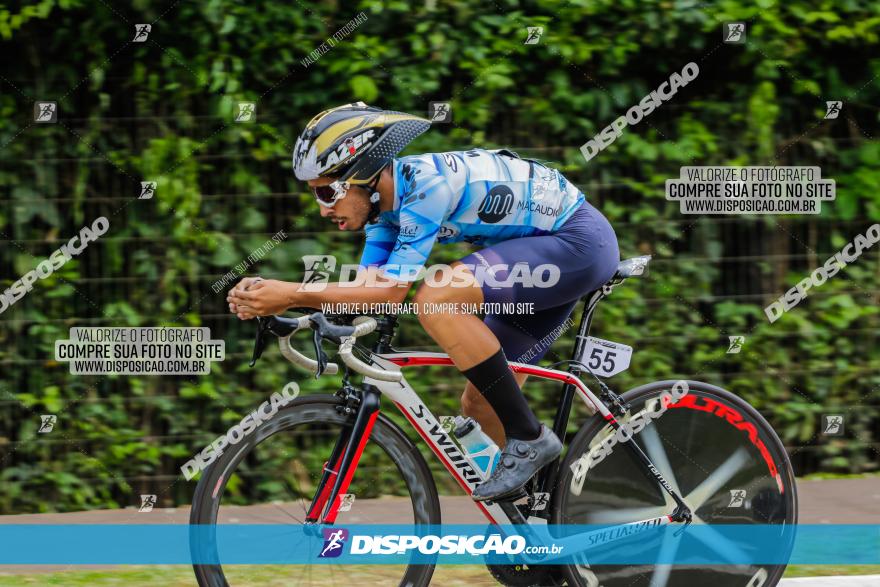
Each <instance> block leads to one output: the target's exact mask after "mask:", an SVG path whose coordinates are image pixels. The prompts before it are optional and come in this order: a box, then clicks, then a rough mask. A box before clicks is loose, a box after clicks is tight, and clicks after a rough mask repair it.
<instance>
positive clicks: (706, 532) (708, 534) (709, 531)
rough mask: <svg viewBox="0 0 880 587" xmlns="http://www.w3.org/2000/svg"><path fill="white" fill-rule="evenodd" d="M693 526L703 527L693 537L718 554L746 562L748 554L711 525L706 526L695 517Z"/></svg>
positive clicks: (701, 520)
mask: <svg viewBox="0 0 880 587" xmlns="http://www.w3.org/2000/svg"><path fill="white" fill-rule="evenodd" d="M693 524H694V525H696V524H700V525H701V527H700V531H699V532H695V533H693V534H692V535H693V537H694V538H696V539H697V540H698V541H700V542H702V543H703V544H705V545H706V546H708V547H709V548H711V549H712V550H714V551H715V552H716V553H717V554H720V555H722V556H730V560H746V556H747V554H746V553H745V551H743V549H742V548H740V547H739V545H737V544H736V543H735V542H733V541H731V540H730V539H728V538H725V537H724V536H723V535H722V534H721V533H720V532H718V531H717V530H715V529H713V528H712V526H711V525H710V524H706V522H705V521H704V520H703V519H702V518H701V517H700V516H697V515H694V517H693ZM731 555H732V556H731Z"/></svg>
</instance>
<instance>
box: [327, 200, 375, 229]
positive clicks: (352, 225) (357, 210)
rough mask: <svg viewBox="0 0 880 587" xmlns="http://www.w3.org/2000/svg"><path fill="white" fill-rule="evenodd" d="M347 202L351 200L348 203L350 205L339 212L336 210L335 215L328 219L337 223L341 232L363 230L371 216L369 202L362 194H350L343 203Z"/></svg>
mask: <svg viewBox="0 0 880 587" xmlns="http://www.w3.org/2000/svg"><path fill="white" fill-rule="evenodd" d="M349 199H350V200H349ZM345 200H349V201H348V202H346V203H347V204H348V205H347V206H345V207H343V208H342V209H340V210H338V211H337V210H334V213H333V215H331V216H328V217H327V219H328V220H330V221H331V222H334V223H336V225H337V226H338V227H339V229H340V230H346V231H348V230H361V229H362V228H363V227H364V225H365V224H366V223H367V218H368V217H369V215H370V202H369V200H368V199H367V198H365V197H363V196H362V195H361V194H349V195H347V196H346V197H345V199H344V200H343V201H345ZM340 203H342V202H340Z"/></svg>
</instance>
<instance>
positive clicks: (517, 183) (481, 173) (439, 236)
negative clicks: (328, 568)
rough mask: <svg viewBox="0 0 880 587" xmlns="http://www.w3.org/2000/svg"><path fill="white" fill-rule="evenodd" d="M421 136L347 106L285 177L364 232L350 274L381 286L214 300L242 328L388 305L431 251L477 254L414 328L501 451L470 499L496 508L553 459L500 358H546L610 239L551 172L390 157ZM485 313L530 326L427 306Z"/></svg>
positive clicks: (285, 286)
mask: <svg viewBox="0 0 880 587" xmlns="http://www.w3.org/2000/svg"><path fill="white" fill-rule="evenodd" d="M429 126H430V122H429V121H427V120H425V119H422V118H419V117H417V116H413V115H410V114H405V113H402V112H393V111H383V110H380V109H377V108H372V107H369V106H366V105H365V104H364V103H363V102H357V103H354V104H346V105H344V106H339V107H337V108H332V109H330V110H326V111H324V112H322V113H320V114H318V115H317V116H316V117H314V118H313V119H312V120H311V121H310V122H309V123H308V124H307V125H306V128H305V130H304V131H303V133H302V134H301V135H300V137H299V138H298V139H297V142H296V145H295V147H294V152H293V168H294V172H295V174H296V177H297V178H298V179H300V180H304V181H308V184H309V186H310V187H311V189H312V191H313V193H314V195H315V197H316V199H317V201H318V204H319V205H320V211H321V216H323V217H325V218H327V219H329V220H330V221H332V222H335V223H336V224H337V225H338V227H339V229H340V230H346V231H358V230H361V229H364V228H365V229H366V242H365V246H364V250H363V254H362V256H361V261H360V265H361V266H362V271H364V272H366V275H367V276H368V277H369V278H370V279H375V280H379V281H380V282H381V283H382V285H384V287H375V286H374V287H370V286H369V285H363V286H358V287H342V286H340V284H328V285H327V286H326V287H325V288H323V290H322V291H309V289H310V288H304V287H303V286H302V284H299V283H289V282H283V281H276V280H263V279H260V278H245V279H243V280H242V281H241V282H239V283H238V284H237V285H236V286H235V287H234V288H233V289H232V290H231V291H230V293H229V296H228V298H227V299H228V301H229V307H230V311H231V312H233V313H235V314H236V315H237V316H238V317H239V318H241V319H249V318H252V317H254V316H265V315H271V314H277V313H280V312H283V311H284V310H286V309H287V308H291V307H296V306H303V307H320V304H323V303H359V304H370V303H383V302H391V303H398V302H402V301H403V300H404V299H405V297H406V294H407V292H408V291H409V289H410V288H411V287H412V285H413V284H414V282H415V277H416V275H417V271H418V269H420V268H423V267H424V265H425V262H426V260H427V258H428V254H429V253H430V251H431V249H432V248H433V246H434V244H435V243H436V242H440V243H449V242H460V241H467V242H470V243H472V244H475V245H479V246H483V247H484V248H482V250H480V251H478V252H474V253H471V254H469V255H467V256H465V257H464V258H462V259H461V260H460V261H458V262H457V263H455V264H454V265H453V272H454V275H455V276H457V277H456V279H453V280H452V281H451V283H449V284H448V285H437V284H436V283H435V284H433V285H429V284H428V283H423V284H422V285H421V286H420V287H419V288H418V291H417V292H416V295H415V299H414V301H415V302H416V303H417V304H421V306H420V308H423V309H422V310H421V311H419V314H418V317H419V321H420V322H421V324H422V325H423V327H424V328H425V330H426V331H427V332H428V334H429V335H431V337H432V338H433V339H434V340H435V341H436V342H437V344H439V345H440V346H441V347H442V348H443V349H444V350H445V351H446V352H447V353H448V354H449V356H450V358H451V359H452V361H453V363H454V364H455V366H456V367H457V368H458V369H459V370H460V371H461V372H462V373H463V374H464V376H465V377H466V378H467V380H468V381H469V383H468V384H467V386H466V388H465V391H464V393H463V395H462V412H463V413H464V414H465V415H467V416H471V417H473V418H474V419H475V420H477V421H478V422H479V423H480V425H481V427H482V428H483V430H485V431H486V433H487V434H488V435H489V436H491V437H492V438H493V440H495V441H496V442H497V444H498V445H499V446H500V447H503V450H502V454H501V459H500V461H499V464H498V466H497V467H496V468H495V471H494V472H493V474H492V475H491V477H490V478H489V479H488V480H487V481H486V482H484V483H482V484H480V485H479V486H478V487H477V488H476V489H475V491H474V493H473V498H474V499H475V500H478V501H485V500H497V499H500V498H504V497H507V496H512V495H515V494H516V493H517V492H518V491H519V490H520V489H521V488H522V487H523V486H524V485H525V484H526V483H527V482H528V481H529V479H530V478H531V477H532V476H533V475H534V474H535V473H536V472H537V471H538V470H539V469H540V468H541V467H543V466H544V465H545V464H547V463H549V462H551V461H552V460H553V459H555V458H556V457H557V456H558V455H559V454H560V453H561V451H562V443H561V442H560V440H559V438H557V437H556V435H555V434H554V433H553V432H552V431H551V430H550V429H549V428H547V427H546V426H543V425H542V424H541V423H540V422H539V420H538V419H537V417H536V416H535V414H534V412H532V410H531V409H530V408H529V406H528V403H527V402H526V399H525V397H524V396H523V393H522V391H521V389H520V386H521V385H522V384H523V382H524V381H525V376H523V375H521V374H517V375H516V376H514V374H513V373H512V372H511V371H510V369H509V366H508V358H510V359H511V360H514V361H517V360H518V359H521V358H522V362H530V363H535V362H537V361H538V360H539V359H540V358H541V357H542V356H543V354H544V353H545V352H546V350H547V346H549V345H546V344H541V343H540V342H539V341H541V340H542V339H544V338H545V337H546V336H547V335H548V333H551V332H552V331H554V329H556V328H557V327H558V326H560V325H561V324H562V323H563V322H565V321H566V320H567V318H568V316H569V314H571V312H572V310H573V309H574V306H575V304H576V303H577V301H578V299H579V298H581V297H582V296H583V295H584V294H586V293H587V292H589V291H591V290H594V289H596V288H597V287H599V286H600V285H601V284H603V283H605V282H606V281H607V280H609V279H610V278H611V277H612V276H613V274H614V272H615V270H616V267H617V264H618V262H619V260H620V258H619V252H618V247H617V238H616V236H615V234H614V230H613V229H612V228H611V225H610V224H609V223H608V221H607V220H606V219H605V217H604V216H603V215H602V214H601V213H600V212H599V211H598V210H596V208H594V207H593V206H591V205H590V204H589V203H588V202H586V200H585V197H584V194H583V193H581V191H580V190H578V189H577V188H576V187H575V186H574V185H572V184H571V183H569V182H568V181H567V180H566V179H565V178H564V177H563V176H562V174H561V173H559V172H558V171H557V170H555V169H552V168H549V167H546V166H545V165H543V164H541V163H538V162H537V161H533V160H526V159H521V158H519V157H518V156H517V155H516V154H515V153H512V152H510V151H506V150H500V151H486V150H482V149H472V150H470V151H464V152H450V153H428V154H424V155H416V156H409V157H396V156H397V154H398V153H399V152H400V151H401V150H403V148H404V147H405V146H406V145H407V144H408V143H409V142H410V141H412V140H413V139H414V138H415V137H417V136H418V135H420V134H421V133H423V132H425V131H426V130H427V129H428V128H429ZM518 263H519V264H522V263H525V264H527V266H526V267H527V269H528V270H530V271H535V270H536V268H538V267H539V266H541V265H544V266H545V268H546V267H548V266H549V269H548V272H547V273H542V276H543V277H548V276H549V278H548V279H547V280H545V281H543V285H547V284H548V283H549V281H551V280H552V277H553V276H555V277H556V278H557V281H556V282H555V284H554V285H552V287H527V286H528V285H538V282H537V281H535V282H534V283H532V284H529V283H528V280H523V279H520V280H515V279H511V277H512V276H514V275H515V274H516V269H515V266H516V265H517V264H518ZM522 267H523V266H522V265H520V269H522ZM554 269H557V270H556V271H555V272H554ZM535 272H536V273H537V271H535ZM520 275H522V274H520ZM359 277H361V275H359ZM459 277H461V279H458V278H459ZM511 282H513V283H511ZM366 283H367V284H369V283H370V280H369V279H367V281H366ZM499 283H502V284H503V285H502V286H500V287H499V285H498V284H499ZM463 284H464V285H467V287H462V285H463ZM389 285H390V287H389ZM311 289H314V288H311ZM484 302H488V303H494V302H520V303H531V304H533V306H531V307H532V308H533V310H534V313H532V314H526V315H512V314H490V315H487V316H486V317H485V320H484V321H481V320H480V319H479V318H478V317H477V316H475V315H473V314H469V313H459V312H454V311H449V312H431V310H432V309H433V308H436V307H438V305H439V304H468V306H471V305H478V304H481V303H484ZM439 307H442V306H439ZM447 307H448V306H447ZM521 307H522V306H521Z"/></svg>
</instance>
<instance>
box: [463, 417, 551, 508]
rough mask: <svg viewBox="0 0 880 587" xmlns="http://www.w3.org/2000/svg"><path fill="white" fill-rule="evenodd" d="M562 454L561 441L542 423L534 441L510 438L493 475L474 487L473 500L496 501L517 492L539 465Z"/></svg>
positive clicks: (538, 468) (541, 465)
mask: <svg viewBox="0 0 880 587" xmlns="http://www.w3.org/2000/svg"><path fill="white" fill-rule="evenodd" d="M560 453H562V442H560V441H559V438H558V437H557V436H556V435H555V434H554V433H553V431H552V430H550V429H549V428H547V427H546V426H544V425H541V435H540V436H539V437H538V438H536V439H535V440H517V439H515V438H510V439H508V440H507V446H505V447H504V450H503V451H501V458H500V459H499V460H498V465H496V467H495V470H494V471H493V472H492V476H491V477H489V479H487V480H486V481H484V482H483V483H480V484H479V485H478V486H477V488H476V489H474V493H473V495H471V497H473V498H474V501H487V500H492V501H498V500H499V499H504V498H506V497H510V496H515V495H517V494H519V493H520V490H521V489H522V488H523V486H524V485H525V484H526V483H528V482H529V479H531V478H532V476H533V475H534V474H535V473H537V472H538V471H539V470H540V469H541V467H543V466H544V465H546V464H547V463H549V462H551V461H553V459H555V458H556V457H558V456H559V455H560Z"/></svg>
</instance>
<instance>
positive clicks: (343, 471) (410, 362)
mask: <svg viewBox="0 0 880 587" xmlns="http://www.w3.org/2000/svg"><path fill="white" fill-rule="evenodd" d="M621 281H622V280H621ZM618 283H619V282H618ZM614 285H617V284H616V283H611V284H609V285H605V286H603V287H602V288H601V289H599V290H596V291H595V292H593V293H592V294H590V295H589V296H588V298H587V302H586V307H585V309H584V312H583V315H582V317H581V323H580V327H579V332H578V335H577V337H576V342H575V345H574V349H573V350H572V360H573V361H576V360H577V359H578V358H579V357H580V356H581V354H582V352H583V348H584V346H585V345H586V340H587V335H588V333H589V328H590V325H591V323H592V318H593V312H594V311H595V309H596V306H597V305H598V303H599V301H601V300H602V299H603V298H604V297H605V296H606V295H608V294H609V293H610V292H611V289H612V288H613V287H614ZM395 325H396V319H393V318H392V319H389V320H387V321H385V323H383V324H382V327H381V329H380V330H379V332H381V334H382V336H381V337H380V339H379V341H378V342H377V343H376V345H375V347H374V349H373V356H372V360H373V363H374V365H375V366H377V367H380V368H383V369H386V370H389V371H397V370H401V369H402V368H404V367H417V366H429V365H441V366H454V365H453V363H452V360H451V359H450V358H449V356H448V355H446V354H443V353H433V352H402V351H395V350H394V349H392V348H391V346H390V342H391V339H392V337H393V335H394V328H395ZM510 368H511V370H512V371H514V372H515V373H524V374H527V375H531V376H535V377H539V378H542V379H549V380H553V381H559V382H561V383H562V390H561V395H562V397H561V398H560V402H559V406H558V408H557V412H556V416H555V418H554V422H553V431H554V432H555V433H556V435H557V436H558V437H559V438H560V439H561V440H562V441H563V442H564V441H565V431H566V428H567V426H568V420H569V415H570V412H571V405H572V402H573V399H574V397H575V396H577V397H579V398H580V399H581V400H582V401H583V402H584V403H585V404H586V407H587V409H588V410H589V412H590V414H591V416H592V415H595V414H599V415H600V416H601V417H602V418H603V419H604V420H605V421H607V422H609V423H610V424H611V426H612V427H614V428H615V429H616V428H619V426H620V424H619V423H618V422H617V420H616V418H615V414H614V413H612V411H611V409H609V407H608V406H607V405H606V404H605V402H603V401H602V400H601V399H600V398H599V397H597V396H596V395H595V394H594V393H593V392H592V391H591V390H590V389H589V388H588V387H587V386H586V384H584V382H583V381H581V379H580V378H579V377H578V375H579V374H580V372H581V369H580V367H579V366H578V364H577V363H573V364H572V366H571V367H570V368H569V370H568V371H560V370H556V369H547V368H543V367H537V366H535V365H529V364H525V363H510ZM382 395H384V396H386V397H387V398H389V399H390V400H391V401H393V402H394V405H395V406H396V407H397V408H398V409H399V410H400V411H401V413H403V415H404V416H405V417H406V419H407V420H408V421H409V422H410V424H412V425H413V427H414V428H415V430H416V431H417V432H418V434H419V436H421V437H422V438H423V439H424V441H425V442H426V443H427V445H428V446H429V447H430V448H431V451H432V452H433V453H434V454H435V455H436V456H437V458H439V459H440V462H441V463H443V465H444V467H445V468H446V470H447V471H448V472H449V474H450V475H451V476H452V477H453V479H455V481H456V482H457V483H458V484H459V486H460V487H461V488H462V489H463V490H464V491H465V493H466V494H467V495H471V494H472V493H473V490H474V489H475V487H476V486H477V485H478V484H479V483H481V482H482V481H483V479H482V478H481V477H480V475H479V474H478V473H477V470H478V469H477V468H476V466H475V464H474V462H473V461H472V460H471V458H470V456H469V455H468V454H467V453H465V452H462V451H461V450H460V449H459V448H458V446H457V444H456V443H455V442H454V441H453V440H452V438H451V437H450V436H449V434H448V433H447V432H446V430H444V429H443V427H442V426H441V424H440V422H439V421H438V420H437V418H436V417H435V416H434V414H432V413H431V411H430V410H429V409H428V408H427V406H426V405H425V404H424V402H422V400H421V398H419V396H418V394H417V393H416V392H415V391H414V390H413V388H412V387H411V386H410V384H409V383H408V382H407V381H406V378H405V377H404V378H402V379H401V380H400V381H399V382H387V381H378V380H374V379H371V378H369V377H365V378H364V385H363V397H362V400H361V403H360V405H359V407H358V413H357V417H356V418H355V421H354V424H353V425H352V426H351V427H350V428H348V429H346V430H344V431H343V434H341V435H340V438H339V440H338V441H337V444H336V446H335V447H334V450H333V452H332V454H331V456H330V459H329V460H328V465H330V466H329V468H328V467H327V466H325V468H324V473H323V475H322V479H321V481H320V482H319V484H318V487H317V490H316V493H315V497H314V499H313V500H312V503H311V506H310V507H309V510H308V514H307V516H306V521H307V522H312V523H316V522H318V520H319V519H320V520H321V523H323V524H333V523H334V522H335V521H336V517H337V514H338V511H339V505H340V503H341V494H343V493H345V492H346V491H347V489H348V486H349V483H350V482H351V479H352V477H353V476H354V470H355V468H356V467H357V462H358V459H359V457H360V455H361V453H362V452H363V449H364V446H365V445H366V442H367V441H368V439H369V435H370V431H371V430H372V427H373V425H374V423H375V420H376V418H377V416H378V412H379V398H380V397H381V396H382ZM612 399H614V400H615V401H616V396H614V398H612ZM613 407H617V408H622V406H620V404H614V405H613ZM627 446H628V447H629V450H630V451H632V452H633V454H634V456H635V457H636V458H637V459H638V460H639V461H640V462H642V464H643V465H644V467H645V471H646V473H647V474H649V475H650V476H652V477H653V478H654V479H655V480H656V481H657V483H658V484H659V485H660V486H661V488H662V489H663V490H665V491H666V492H667V493H669V494H670V495H671V496H672V497H673V499H674V500H675V502H676V504H677V505H678V507H677V508H676V510H675V511H674V512H670V515H668V516H662V517H660V518H653V519H650V520H642V521H634V522H632V525H641V526H642V527H645V528H649V527H653V526H657V525H662V524H668V523H671V522H673V521H675V522H678V521H684V522H687V521H689V519H690V512H689V511H688V509H687V506H685V504H684V502H683V501H682V500H681V498H680V497H679V496H678V495H677V494H676V493H675V492H674V491H673V490H672V488H671V487H670V486H669V484H668V483H667V482H666V480H665V479H664V478H663V476H662V474H661V473H660V472H659V470H657V468H656V467H654V465H653V464H652V463H651V461H650V459H649V458H648V457H647V455H646V454H645V453H644V451H642V449H641V448H640V447H639V446H638V445H637V443H635V442H629V443H627ZM557 468H558V459H557V460H556V461H554V462H552V463H550V464H549V465H547V466H545V467H544V468H543V469H542V470H541V471H540V473H539V474H538V476H537V490H538V491H544V490H545V489H546V488H547V486H548V484H549V483H551V482H552V480H553V478H554V477H555V475H554V474H555V472H556V469H557ZM474 503H475V504H476V505H477V507H478V508H479V509H480V510H481V511H482V512H483V514H484V515H485V516H486V518H487V519H488V520H489V522H490V523H492V524H496V525H498V524H517V525H522V524H529V523H536V524H537V525H540V524H542V523H545V522H546V520H544V519H542V518H541V519H536V518H532V517H530V518H529V519H528V520H526V519H525V518H523V516H522V514H521V513H520V511H519V509H518V508H517V507H516V506H514V505H513V503H512V502H511V501H502V502H487V503H482V502H474ZM325 510H326V511H325ZM322 512H324V516H323V518H322V517H321V513H322ZM626 525H631V524H626ZM577 540H582V537H580V538H578V539H577ZM581 544H582V542H581Z"/></svg>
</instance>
